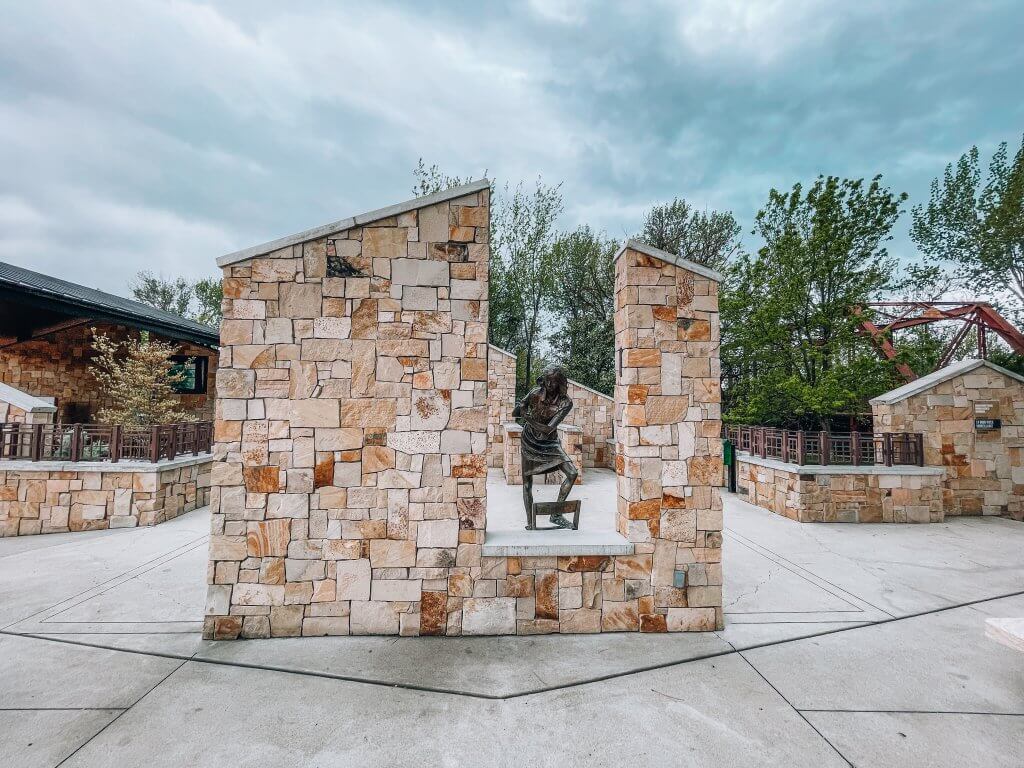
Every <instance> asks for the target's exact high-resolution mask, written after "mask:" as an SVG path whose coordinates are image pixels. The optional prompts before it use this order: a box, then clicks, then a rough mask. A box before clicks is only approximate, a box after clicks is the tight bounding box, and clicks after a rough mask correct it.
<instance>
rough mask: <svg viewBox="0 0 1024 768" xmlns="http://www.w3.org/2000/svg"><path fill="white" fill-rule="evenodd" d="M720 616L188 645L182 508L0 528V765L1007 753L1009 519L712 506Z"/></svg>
mask: <svg viewBox="0 0 1024 768" xmlns="http://www.w3.org/2000/svg"><path fill="white" fill-rule="evenodd" d="M725 519H726V531H725V577H726V588H725V602H726V609H725V610H726V623H727V628H726V629H725V631H724V632H719V633H709V634H687V635H668V636H666V635H657V636H653V635H635V634H622V635H593V636H575V637H570V636H564V635H563V636H549V637H521V638H516V637H507V638H452V639H443V638H372V637H362V638H358V637H340V638H316V639H282V640H262V641H238V642H230V643H213V642H207V641H203V640H202V639H201V638H200V636H199V628H200V622H201V617H202V613H203V602H204V599H205V587H204V580H205V573H206V541H207V530H208V528H207V527H208V515H207V513H206V512H205V511H203V510H199V511H196V512H194V513H190V514H188V515H185V516H183V517H181V518H178V519H175V520H173V521H171V522H169V523H165V524H163V525H160V526H157V527H155V528H141V529H124V530H115V531H102V532H94V533H75V534H58V535H49V536H32V537H25V538H20V539H2V540H0V766H5V767H6V766H11V767H12V768H30V767H34V766H57V765H61V766H117V767H118V768H124V767H126V766H147V768H156V767H157V766H175V767H178V766H264V765H274V766H362V765H370V766H404V765H416V766H435V765H437V766H505V765H515V766H562V765H587V766H604V765H615V766H622V765H635V766H647V765H657V766H674V765H686V766H690V765H694V766H696V765H708V766H774V765H779V766H814V767H815V768H822V767H827V766H844V765H857V766H899V767H900V768H913V767H914V766H929V767H933V766H947V765H948V766H958V768H967V767H968V766H987V767H989V768H991V767H992V766H1020V765H1022V764H1024V754H1022V748H1021V745H1022V744H1024V654H1021V653H1018V652H1015V651H1013V650H1010V649H1009V648H1006V647H1004V646H1002V645H999V644H997V643H995V642H992V641H991V640H987V639H986V638H985V636H984V623H985V619H986V618H989V617H1001V616H1024V525H1022V524H1021V523H1014V522H1012V521H1009V520H1002V519H991V518H990V519H979V518H970V519H959V520H957V519H954V520H951V521H949V522H946V523H942V524H933V525H919V526H901V525H834V524H833V525H811V524H805V525H801V524H799V523H794V522H791V521H789V520H785V519H783V518H781V517H778V516H774V515H771V514H770V513H768V512H765V511H764V510H760V509H758V508H755V507H752V506H750V505H749V504H746V503H745V502H743V501H741V500H740V499H738V498H736V497H728V498H727V502H726V518H725Z"/></svg>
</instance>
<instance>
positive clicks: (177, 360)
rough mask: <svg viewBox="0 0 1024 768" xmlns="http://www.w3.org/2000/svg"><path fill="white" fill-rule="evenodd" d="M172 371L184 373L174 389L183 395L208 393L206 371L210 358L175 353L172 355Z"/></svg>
mask: <svg viewBox="0 0 1024 768" xmlns="http://www.w3.org/2000/svg"><path fill="white" fill-rule="evenodd" d="M171 363H173V365H172V366H171V371H172V372H174V373H182V374H184V378H183V379H182V380H181V381H179V382H178V383H177V384H176V385H175V387H174V391H175V392H179V393H181V394H183V395H202V394H205V393H206V371H207V366H208V365H209V358H206V357H189V356H187V355H173V356H172V357H171Z"/></svg>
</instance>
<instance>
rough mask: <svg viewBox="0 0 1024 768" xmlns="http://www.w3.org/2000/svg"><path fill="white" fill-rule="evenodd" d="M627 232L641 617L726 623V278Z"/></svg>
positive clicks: (621, 516) (627, 367)
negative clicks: (722, 314) (722, 351)
mask: <svg viewBox="0 0 1024 768" xmlns="http://www.w3.org/2000/svg"><path fill="white" fill-rule="evenodd" d="M705 272H706V271H705V270H702V269H700V268H697V267H695V268H693V269H691V268H689V265H688V264H687V262H683V261H682V260H678V259H677V258H676V257H674V256H672V255H671V254H668V253H664V252H661V251H657V250H656V249H652V248H650V247H648V246H644V245H643V244H639V243H635V242H634V241H629V243H627V245H626V246H625V247H624V248H623V250H622V251H620V253H619V255H618V257H617V259H616V263H615V348H616V352H617V356H618V358H619V359H618V360H617V375H616V386H615V410H616V427H615V435H616V457H615V461H616V474H617V484H618V515H617V528H618V531H619V533H621V534H622V535H623V536H625V537H626V538H627V539H628V540H629V541H630V542H632V543H633V545H634V547H635V552H636V556H639V557H649V558H650V560H644V563H645V566H646V565H647V563H649V564H650V570H649V571H646V570H645V571H644V573H643V575H642V576H638V580H639V581H640V582H641V585H640V586H641V591H642V592H643V594H642V595H640V596H638V598H637V603H636V610H637V611H638V612H639V615H640V620H641V628H643V627H644V625H645V623H646V626H647V627H649V628H651V629H655V630H660V631H665V630H666V629H667V630H669V631H673V630H692V629H711V628H719V629H720V628H721V627H722V608H721V606H722V568H721V560H722V500H721V489H720V487H719V486H720V484H721V478H722V455H721V437H720V434H721V411H720V408H721V390H720V381H719V379H720V364H719V356H718V346H719V317H718V282H717V280H716V279H713V278H712V277H709V276H708V275H707V274H706V273H705Z"/></svg>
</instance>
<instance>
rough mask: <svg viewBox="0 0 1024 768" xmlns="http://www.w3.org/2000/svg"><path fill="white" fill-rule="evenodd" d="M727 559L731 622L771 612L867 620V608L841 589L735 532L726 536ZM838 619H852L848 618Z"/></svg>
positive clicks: (726, 600) (727, 604)
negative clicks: (819, 614) (865, 618)
mask: <svg viewBox="0 0 1024 768" xmlns="http://www.w3.org/2000/svg"><path fill="white" fill-rule="evenodd" d="M724 538H725V544H724V548H725V550H724V555H723V560H724V562H725V563H726V564H727V565H728V578H727V579H726V581H725V585H724V590H723V606H722V607H723V610H724V612H725V615H726V618H727V619H730V618H731V619H732V620H733V621H743V620H745V619H746V617H752V616H757V615H761V614H768V613H794V614H807V613H828V612H836V613H841V614H853V615H854V617H856V618H863V615H864V612H865V607H864V606H862V605H861V604H858V603H857V602H855V601H854V600H853V599H852V598H851V597H850V596H848V595H844V594H843V593H842V592H841V591H840V590H837V589H835V588H832V587H830V586H829V585H828V584H826V583H824V582H822V581H820V580H818V579H814V578H813V577H811V576H810V575H809V574H807V573H804V572H802V571H801V570H800V569H798V568H795V567H793V566H791V565H789V564H787V563H784V562H781V561H777V560H776V559H773V558H772V557H771V556H770V553H768V552H766V551H759V549H758V548H757V547H756V545H752V544H751V543H748V542H747V541H745V540H743V539H741V538H740V537H739V536H737V535H736V534H734V533H726V535H725V537H724ZM836 618H849V617H848V616H843V617H836Z"/></svg>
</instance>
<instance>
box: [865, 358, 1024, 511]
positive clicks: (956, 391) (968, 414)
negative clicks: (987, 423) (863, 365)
mask: <svg viewBox="0 0 1024 768" xmlns="http://www.w3.org/2000/svg"><path fill="white" fill-rule="evenodd" d="M896 391H897V392H898V391H899V390H896ZM884 397H885V396H883V399H884ZM872 412H873V415H874V428H875V431H876V432H922V433H923V434H924V457H925V464H926V465H929V466H938V467H944V468H945V469H946V480H945V484H944V490H943V506H944V508H945V514H947V515H1009V516H1010V517H1014V518H1016V519H1018V520H1019V519H1022V518H1024V383H1022V382H1021V381H1019V380H1018V379H1016V378H1013V377H1012V376H1008V375H1006V374H1005V373H1002V372H1001V371H999V370H997V369H995V368H993V367H990V366H988V365H979V366H977V367H974V368H973V369H972V370H969V371H968V372H966V373H963V374H959V375H956V376H953V377H952V378H949V379H946V380H943V381H939V382H938V383H936V384H934V385H932V386H930V387H928V388H927V389H925V390H924V391H923V392H920V393H918V394H913V395H911V396H909V397H906V398H904V399H901V400H899V401H897V402H893V403H885V402H879V401H872ZM976 416H977V417H984V418H996V419H1000V420H1001V421H1002V427H1001V428H1000V429H995V430H976V429H975V428H974V419H975V417H976Z"/></svg>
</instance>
